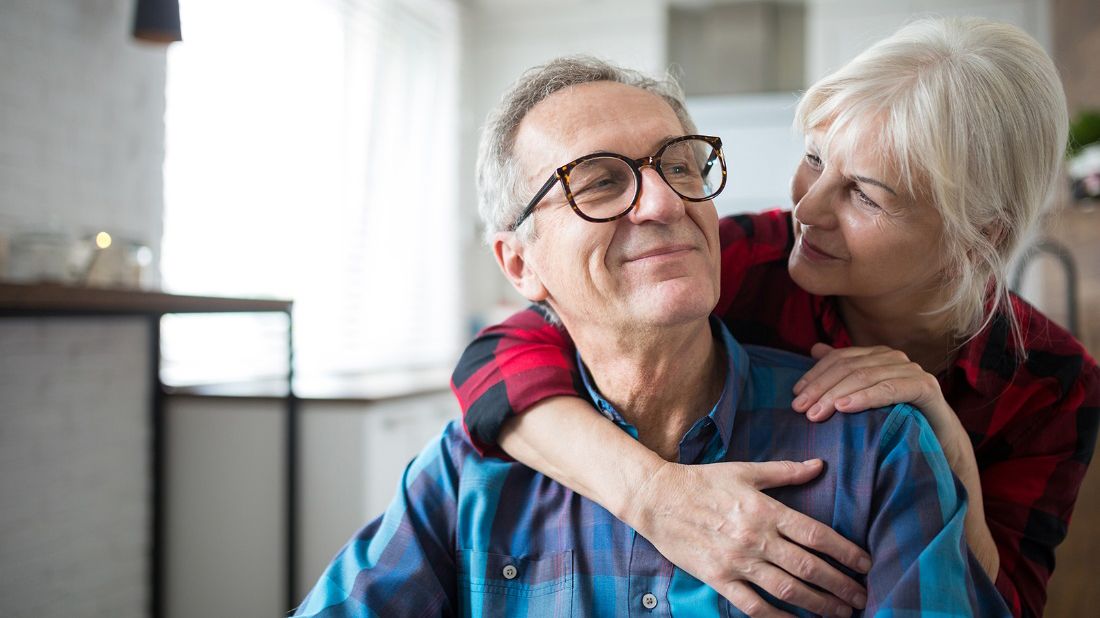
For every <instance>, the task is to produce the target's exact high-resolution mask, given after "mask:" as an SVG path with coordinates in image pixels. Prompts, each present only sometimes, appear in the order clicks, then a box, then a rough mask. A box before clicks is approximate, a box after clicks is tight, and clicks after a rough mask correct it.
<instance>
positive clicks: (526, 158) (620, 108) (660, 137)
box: [513, 82, 684, 178]
mask: <svg viewBox="0 0 1100 618" xmlns="http://www.w3.org/2000/svg"><path fill="white" fill-rule="evenodd" d="M683 132H684V128H683V126H682V125H681V124H680V120H679V118H677V116H676V112H675V111H673V109H672V107H671V106H670V105H669V104H668V102H666V101H665V100H664V99H663V98H661V97H660V96H659V95H657V94H654V93H652V92H648V91H646V90H642V89H641V88H636V87H634V86H628V85H626V84H619V83H615V82H591V83H586V84H579V85H576V86H570V87H568V88H564V89H562V90H559V91H557V92H555V93H554V94H552V95H550V96H548V97H546V98H545V99H543V100H542V101H540V102H539V103H538V104H537V105H535V106H534V107H533V108H531V110H530V111H529V112H528V113H527V115H526V116H524V118H523V120H522V121H521V122H520V124H519V127H518V129H517V130H516V135H515V141H514V146H513V153H514V155H515V157H516V159H517V160H518V161H519V163H520V165H521V168H522V170H523V173H524V175H525V176H528V177H531V178H534V177H541V176H545V175H547V174H549V173H551V172H552V170H553V169H554V168H556V167H558V166H560V165H564V164H565V163H568V162H570V161H572V160H574V159H576V158H578V157H581V156H584V155H586V154H590V153H593V152H617V153H619V154H624V155H627V156H629V157H632V158H639V157H644V156H648V155H651V154H653V152H654V151H655V150H656V148H657V147H658V146H660V144H661V143H662V142H664V141H665V140H666V139H668V138H669V137H671V136H676V135H682V134H683Z"/></svg>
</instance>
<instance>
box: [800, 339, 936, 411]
mask: <svg viewBox="0 0 1100 618" xmlns="http://www.w3.org/2000/svg"><path fill="white" fill-rule="evenodd" d="M866 349H869V348H864V350H866ZM843 352H845V350H836V351H834V352H831V353H830V354H829V356H827V357H826V358H824V359H822V360H821V361H819V362H818V364H817V365H815V366H814V367H813V368H811V369H810V371H808V372H806V375H805V376H803V378H802V380H803V381H805V383H804V384H803V385H802V388H801V392H800V393H799V395H798V396H797V397H795V399H794V401H793V402H792V404H791V405H792V407H793V408H794V409H795V410H796V411H798V412H806V413H807V415H808V416H809V417H810V418H811V420H815V421H819V420H825V419H826V418H828V417H829V416H831V415H832V413H833V410H834V408H833V405H832V402H833V399H835V398H837V397H841V396H844V395H847V394H851V393H852V392H854V391H856V390H859V389H860V388H866V387H869V386H871V385H873V384H876V383H877V382H879V381H881V380H882V379H884V377H885V376H886V375H887V374H883V373H882V372H881V371H880V369H882V368H885V367H891V368H893V369H891V371H893V372H894V373H896V372H897V371H898V369H897V366H899V365H909V364H910V362H909V359H908V358H907V357H906V356H905V354H904V353H902V352H898V351H896V350H889V349H885V350H884V351H875V352H868V353H864V354H850V355H842V353H843ZM917 368H918V369H919V366H917ZM889 375H893V374H889ZM845 380H847V385H846V387H845V388H846V390H843V391H837V390H835V389H836V388H837V387H838V386H839V385H840V384H841V383H842V382H843V381H845ZM830 392H831V396H830V397H829V398H826V397H825V395H826V393H830Z"/></svg>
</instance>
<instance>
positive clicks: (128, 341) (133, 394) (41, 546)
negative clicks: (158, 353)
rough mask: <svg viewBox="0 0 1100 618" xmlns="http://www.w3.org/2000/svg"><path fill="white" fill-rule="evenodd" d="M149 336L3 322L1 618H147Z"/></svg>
mask: <svg viewBox="0 0 1100 618" xmlns="http://www.w3.org/2000/svg"><path fill="white" fill-rule="evenodd" d="M144 333H145V325H144V323H142V322H140V321H136V320H133V319H108V318H103V319H96V320H83V319H82V320H74V319H51V320H49V321H44V320H39V319H26V320H24V319H5V320H0V496H3V499H2V500H0V599H3V609H0V614H2V615H4V616H10V617H12V618H15V617H22V616H27V617H28V618H29V617H33V618H49V617H51V616H58V617H61V616H66V617H68V616H83V617H96V616H103V617H105V618H106V617H111V618H123V617H128V616H142V615H145V611H144V610H145V605H146V599H147V592H146V590H145V588H146V584H147V576H146V565H147V562H148V561H147V551H148V534H147V532H146V531H147V530H148V509H147V507H146V503H147V500H148V497H147V496H148V489H149V485H148V473H147V470H148V465H147V462H148V456H147V452H148V446H147V444H148V423H146V422H145V419H146V409H147V402H148V392H147V387H146V383H145V380H144V376H145V375H146V371H147V369H146V368H147V366H148V365H147V360H146V359H147V356H146V355H147V351H146V347H145V346H144V345H143V344H142V341H143V339H144ZM123 348H126V349H125V351H124V350H123Z"/></svg>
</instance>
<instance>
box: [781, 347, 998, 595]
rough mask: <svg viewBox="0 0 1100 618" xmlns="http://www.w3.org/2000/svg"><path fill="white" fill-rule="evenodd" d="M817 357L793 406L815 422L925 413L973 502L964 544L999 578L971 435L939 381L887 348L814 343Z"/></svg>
mask: <svg viewBox="0 0 1100 618" xmlns="http://www.w3.org/2000/svg"><path fill="white" fill-rule="evenodd" d="M810 355H811V356H813V357H814V358H815V359H817V364H816V365H814V366H813V367H812V368H811V369H810V370H809V371H807V372H806V375H804V376H802V379H801V380H799V381H798V382H797V383H795V385H794V393H795V395H796V397H795V399H794V403H793V407H794V409H795V411H797V412H804V413H805V414H806V417H807V418H808V419H810V420H811V421H824V420H826V419H828V418H829V417H831V416H832V415H833V413H834V412H835V411H837V410H839V411H841V412H861V411H863V410H868V409H871V408H881V407H885V406H889V405H893V404H896V403H910V404H912V405H913V406H915V407H917V408H919V409H920V410H921V412H923V413H924V417H925V418H926V419H927V420H928V424H929V425H931V427H932V431H934V432H935V434H936V437H937V438H938V439H939V441H940V445H941V446H942V447H943V452H944V455H945V456H946V457H947V463H948V465H950V466H951V471H952V472H954V473H955V476H957V477H959V480H960V481H962V484H963V486H964V487H966V491H967V494H968V495H969V498H970V506H969V509H967V514H966V540H967V543H968V544H969V545H970V548H971V550H972V551H973V552H974V555H975V557H976V558H977V559H978V562H979V563H981V565H982V568H983V569H984V570H985V571H986V573H988V574H989V577H990V578H991V579H996V578H997V571H998V570H999V569H1000V557H999V555H998V553H997V547H996V544H995V543H994V542H993V535H992V534H991V533H990V531H989V526H988V524H987V523H986V521H985V505H984V501H983V500H982V486H981V478H980V477H979V474H978V464H977V459H976V458H975V456H974V446H973V445H972V444H971V443H970V437H969V436H968V435H967V433H966V430H965V429H964V428H963V426H962V422H961V421H959V417H958V415H956V414H955V411H954V410H953V409H952V408H951V406H950V405H949V404H948V403H947V400H945V399H944V397H943V391H942V390H941V389H940V383H939V381H938V380H937V379H936V378H935V376H933V375H932V374H930V373H928V372H927V371H925V370H924V369H923V368H922V367H921V366H920V365H919V364H917V363H914V362H912V361H910V360H909V357H907V356H906V355H905V353H904V352H901V351H899V350H894V349H892V348H888V347H885V346H876V347H870V348H862V347H851V348H839V349H838V348H833V347H831V346H828V345H826V344H824V343H818V344H815V345H814V347H813V349H811V350H810Z"/></svg>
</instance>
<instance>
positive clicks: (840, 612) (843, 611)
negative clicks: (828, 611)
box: [833, 605, 852, 618]
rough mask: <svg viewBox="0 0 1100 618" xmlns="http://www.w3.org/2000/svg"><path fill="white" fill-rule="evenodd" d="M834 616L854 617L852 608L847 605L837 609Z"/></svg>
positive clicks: (841, 617)
mask: <svg viewBox="0 0 1100 618" xmlns="http://www.w3.org/2000/svg"><path fill="white" fill-rule="evenodd" d="M833 615H834V616H838V617H839V618H849V617H850V616H851V615H852V608H850V607H848V606H847V605H841V606H840V607H838V608H836V611H835V612H833Z"/></svg>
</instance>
